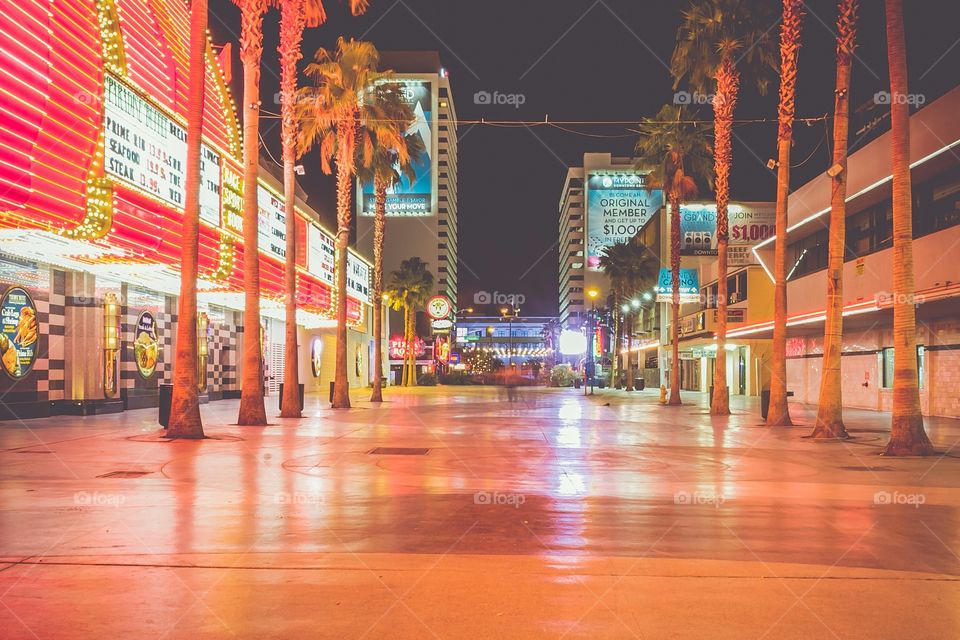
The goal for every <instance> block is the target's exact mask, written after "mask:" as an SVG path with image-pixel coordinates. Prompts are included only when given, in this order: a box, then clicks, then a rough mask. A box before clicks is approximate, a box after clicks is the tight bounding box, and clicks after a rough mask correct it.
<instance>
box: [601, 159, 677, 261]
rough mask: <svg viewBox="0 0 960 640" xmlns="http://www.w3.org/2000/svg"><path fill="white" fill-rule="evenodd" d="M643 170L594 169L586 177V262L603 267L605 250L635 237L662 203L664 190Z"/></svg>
mask: <svg viewBox="0 0 960 640" xmlns="http://www.w3.org/2000/svg"><path fill="white" fill-rule="evenodd" d="M646 187H647V180H646V176H645V175H644V174H642V173H632V172H631V173H595V174H591V175H590V177H589V178H588V179H587V234H588V237H587V266H588V267H589V268H590V269H594V270H597V269H599V268H600V256H601V255H603V250H604V249H606V248H607V247H609V246H611V245H614V244H616V243H618V242H626V241H628V240H630V239H632V238H633V237H634V236H635V235H637V233H638V232H639V231H641V230H642V229H643V228H644V227H645V226H646V224H647V223H648V222H649V221H650V218H651V217H652V216H653V214H654V213H656V212H657V210H658V209H659V208H660V207H661V206H663V191H661V190H659V189H650V190H648V189H647V188H646Z"/></svg>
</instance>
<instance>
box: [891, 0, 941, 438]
mask: <svg viewBox="0 0 960 640" xmlns="http://www.w3.org/2000/svg"><path fill="white" fill-rule="evenodd" d="M885 6H886V17H887V60H888V64H889V66H890V139H891V150H892V154H893V297H894V300H893V421H892V424H891V427H890V441H889V442H888V443H887V448H886V450H885V451H884V454H885V455H888V456H902V455H914V456H916V455H921V456H925V455H930V454H931V453H933V445H932V444H931V443H930V439H929V438H928V437H927V433H926V431H924V429H923V415H922V414H921V412H920V389H919V379H918V375H917V316H916V308H915V307H914V303H915V300H914V287H913V201H912V200H913V193H912V188H911V184H910V106H909V105H908V104H907V101H906V99H905V98H906V96H907V95H908V93H907V91H908V88H907V44H906V38H905V36H904V33H903V0H886V5H885Z"/></svg>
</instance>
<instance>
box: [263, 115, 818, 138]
mask: <svg viewBox="0 0 960 640" xmlns="http://www.w3.org/2000/svg"><path fill="white" fill-rule="evenodd" d="M260 117H261V118H268V119H276V118H279V117H280V114H279V113H274V112H271V111H267V110H265V109H261V110H260ZM830 117H831V116H830V115H829V114H824V115H822V116H811V117H806V118H796V119H795V120H794V121H795V122H797V123H802V124H807V125H812V124H815V123H817V122H825V121H827V120H829V119H830ZM371 122H394V121H393V120H386V119H384V120H371ZM397 122H399V121H397ZM452 122H453V123H454V124H456V125H457V126H471V125H482V126H487V127H503V128H511V127H513V128H517V129H523V128H529V127H555V128H557V129H561V130H564V131H568V132H569V133H577V134H584V135H595V134H588V133H586V132H582V131H573V130H570V129H566V128H565V127H570V126H628V127H636V126H638V125H639V124H640V123H638V122H637V121H636V120H550V118H549V117H545V118H544V119H543V120H488V119H486V118H480V119H479V120H461V119H456V120H453V121H452ZM642 122H643V124H648V123H649V124H669V123H677V124H692V125H699V124H702V125H713V119H712V118H697V119H684V120H647V119H644V120H643V121H642ZM777 122H778V120H777V118H775V117H771V118H734V120H733V124H735V125H741V124H776V123H777ZM630 131H634V130H633V129H630Z"/></svg>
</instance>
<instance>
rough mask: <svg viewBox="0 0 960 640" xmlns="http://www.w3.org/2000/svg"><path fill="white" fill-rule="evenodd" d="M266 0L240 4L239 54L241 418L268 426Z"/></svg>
mask: <svg viewBox="0 0 960 640" xmlns="http://www.w3.org/2000/svg"><path fill="white" fill-rule="evenodd" d="M264 11H266V4H265V3H264V2H263V1H262V0H244V2H243V3H242V4H241V6H240V23H241V33H240V59H241V60H242V61H243V289H244V308H243V328H244V332H243V371H242V376H241V382H240V412H239V415H238V416H237V424H240V425H256V426H263V425H266V424H267V412H266V409H265V407H264V404H263V354H262V352H261V350H260V263H259V256H260V252H259V249H258V247H257V227H258V224H259V220H258V214H259V208H258V206H257V176H258V173H259V168H260V147H259V136H258V133H259V126H260V55H261V53H262V52H263V13H264Z"/></svg>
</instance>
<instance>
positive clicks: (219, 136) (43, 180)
mask: <svg viewBox="0 0 960 640" xmlns="http://www.w3.org/2000/svg"><path fill="white" fill-rule="evenodd" d="M15 10H16V11H17V12H19V13H20V14H22V15H21V18H22V19H18V20H16V21H15V22H14V23H11V24H15V27H11V28H14V29H15V30H16V34H14V36H15V37H11V38H5V39H3V41H2V42H0V69H2V70H3V71H4V75H5V77H7V78H8V79H9V81H10V82H11V83H12V85H13V86H14V87H15V90H14V91H12V92H4V93H3V96H2V97H0V100H2V101H3V107H4V108H3V109H2V110H0V134H2V144H0V148H2V151H0V153H2V154H3V157H4V162H3V169H2V171H0V185H2V188H0V206H2V209H0V295H2V298H0V314H2V317H3V322H2V326H0V329H2V331H0V351H2V354H0V355H2V357H3V373H0V394H2V396H3V404H2V410H0V414H2V416H3V417H4V418H26V417H31V416H40V415H49V414H51V413H97V412H107V411H120V410H124V409H134V408H140V407H148V406H156V405H157V403H158V398H159V387H160V385H162V384H166V383H169V382H171V380H172V362H173V355H174V353H175V348H176V345H175V341H174V338H175V336H176V326H177V323H178V317H177V306H178V305H177V296H178V294H179V286H180V275H179V266H180V258H181V251H182V237H181V226H182V215H183V188H184V182H185V176H184V168H185V164H186V133H185V131H186V123H187V88H186V85H187V79H188V77H189V70H188V68H187V64H188V55H187V49H186V47H187V44H188V43H187V41H186V38H185V37H184V34H185V33H187V31H188V19H189V16H188V8H187V5H186V3H181V2H163V1H160V0H107V1H105V2H93V1H92V0H65V1H64V2H58V3H49V2H44V1H41V0H30V1H28V2H25V3H22V4H21V5H18V6H17V7H16V9H15ZM26 43H34V44H36V45H37V46H32V45H28V44H26ZM207 61H208V64H207V73H206V87H205V90H206V98H205V99H206V105H205V117H204V131H203V134H204V139H203V146H202V167H201V196H200V234H199V236H200V238H199V271H200V275H199V278H198V282H197V288H198V295H197V298H198V311H199V313H198V320H197V322H198V334H199V340H198V342H199V345H198V359H199V366H200V367H201V371H199V374H200V375H199V377H200V384H199V386H200V392H201V394H202V400H203V401H207V400H216V399H219V398H229V397H235V396H236V395H237V394H238V393H239V386H238V384H239V380H240V373H241V371H240V367H241V362H240V358H239V353H240V345H241V343H242V340H243V339H244V333H247V334H248V335H249V333H251V332H249V331H248V332H245V331H244V329H245V327H243V326H242V308H243V301H244V294H243V264H244V260H248V259H256V260H258V262H259V265H260V279H261V308H262V319H261V326H260V327H258V328H255V329H254V331H253V332H252V333H253V335H254V336H258V335H259V337H258V338H257V337H255V338H254V339H260V340H261V342H262V349H263V353H264V375H265V380H264V384H265V388H266V392H267V393H268V394H271V395H272V394H276V392H277V390H278V387H279V384H280V383H282V382H283V379H282V377H283V354H284V349H283V341H284V331H283V318H284V313H283V300H284V297H285V293H284V286H283V273H284V264H285V262H286V259H287V256H286V238H285V233H286V231H285V218H284V207H283V197H282V195H281V194H282V191H283V190H282V188H281V184H280V182H279V181H278V180H277V179H276V178H274V177H273V176H271V175H270V174H269V173H266V172H261V176H260V179H259V181H258V185H257V191H258V204H259V216H260V224H259V231H260V234H259V236H260V237H259V241H258V245H259V246H258V249H259V251H258V254H257V255H256V256H253V257H252V256H250V255H249V254H248V253H245V252H244V246H243V239H242V211H241V209H242V204H241V202H242V191H243V187H242V173H243V172H242V170H241V167H242V164H241V144H240V142H241V141H240V128H239V123H238V122H237V116H236V110H235V106H234V104H233V101H232V99H231V97H230V93H229V89H228V88H227V86H226V84H225V82H224V78H223V74H222V72H221V69H220V67H219V65H218V63H217V60H216V56H214V55H213V48H212V45H211V46H210V47H209V48H208V55H207ZM25 67H27V68H28V71H29V72H25V70H24V69H25ZM295 208H296V215H297V227H298V238H299V250H298V252H297V256H296V261H297V289H298V290H297V301H298V308H299V310H298V316H299V317H298V320H299V324H300V343H299V349H300V363H301V380H302V381H303V382H304V384H305V387H306V388H307V390H315V391H320V390H323V391H324V393H325V392H326V389H325V386H324V383H325V382H327V381H328V380H330V379H332V377H333V376H332V374H333V364H332V358H333V353H334V349H333V342H332V340H333V332H334V327H335V320H334V317H335V314H334V311H335V310H334V304H335V301H334V272H335V270H334V268H333V265H334V261H335V249H334V241H333V238H334V236H333V234H332V233H331V232H330V231H328V230H327V229H325V228H323V227H322V226H321V225H320V224H319V223H318V219H319V218H318V216H317V214H316V212H315V211H313V210H312V209H310V208H309V207H308V206H307V205H306V204H305V202H304V201H303V200H302V198H298V199H297V202H296V203H295ZM348 271H349V276H348V283H347V285H348V289H349V297H348V299H347V300H346V304H347V315H348V318H349V324H350V329H349V333H350V345H351V351H350V353H351V354H354V355H355V357H356V361H355V363H354V364H355V366H353V367H351V380H350V382H351V384H354V385H361V384H366V382H367V381H368V380H369V379H370V371H369V366H368V363H369V362H370V358H369V353H370V351H371V348H372V345H371V342H370V336H369V326H370V324H371V323H370V313H371V309H370V304H369V298H368V296H369V277H370V265H369V262H368V261H366V260H365V259H363V258H361V257H360V255H359V254H357V253H356V252H354V251H352V250H351V251H350V253H349V254H348Z"/></svg>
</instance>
